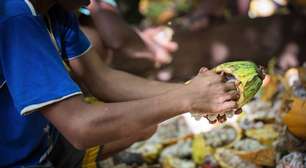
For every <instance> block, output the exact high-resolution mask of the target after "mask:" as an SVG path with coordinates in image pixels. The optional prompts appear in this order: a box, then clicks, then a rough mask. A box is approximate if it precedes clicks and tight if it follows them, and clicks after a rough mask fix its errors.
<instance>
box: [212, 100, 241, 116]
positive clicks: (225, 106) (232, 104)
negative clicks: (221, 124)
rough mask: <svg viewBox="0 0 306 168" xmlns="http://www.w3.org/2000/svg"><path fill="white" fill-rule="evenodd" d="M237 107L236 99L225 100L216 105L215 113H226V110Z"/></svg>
mask: <svg viewBox="0 0 306 168" xmlns="http://www.w3.org/2000/svg"><path fill="white" fill-rule="evenodd" d="M237 108H238V105H237V103H236V101H226V102H224V103H221V104H220V105H218V107H216V112H217V113H226V112H228V111H234V110H235V109H237Z"/></svg>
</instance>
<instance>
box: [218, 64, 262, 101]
mask: <svg viewBox="0 0 306 168" xmlns="http://www.w3.org/2000/svg"><path fill="white" fill-rule="evenodd" d="M213 71H215V72H216V73H222V72H223V73H225V76H229V78H228V80H231V78H230V77H233V78H234V79H233V80H237V81H238V82H239V85H238V88H237V89H238V91H239V93H240V99H239V100H238V105H239V107H242V106H243V105H245V104H246V103H248V102H250V100H251V99H252V98H253V97H254V96H255V94H256V93H257V92H258V90H259V89H260V87H261V85H262V81H263V79H264V73H263V70H262V68H261V67H258V66H257V65H256V64H255V63H253V62H250V61H234V62H227V63H223V64H221V65H218V66H217V67H215V68H214V69H213Z"/></svg>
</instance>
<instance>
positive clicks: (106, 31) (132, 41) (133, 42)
mask: <svg viewBox="0 0 306 168" xmlns="http://www.w3.org/2000/svg"><path fill="white" fill-rule="evenodd" d="M91 13H92V19H93V20H94V23H95V25H96V28H97V30H98V32H99V35H100V37H101V38H102V39H103V41H104V42H105V44H106V45H107V46H108V47H110V48H112V49H115V50H118V51H121V52H123V53H125V54H126V55H128V56H132V54H133V53H134V52H133V51H139V52H141V51H143V52H146V51H147V48H146V45H145V43H144V41H143V40H142V39H141V38H140V36H138V34H137V33H136V31H135V30H133V29H132V28H131V27H130V26H129V25H128V24H127V23H126V22H125V21H124V20H123V19H122V18H121V17H120V16H119V15H118V14H117V13H115V12H113V11H108V10H103V9H98V10H92V11H91Z"/></svg>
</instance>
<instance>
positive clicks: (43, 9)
mask: <svg viewBox="0 0 306 168" xmlns="http://www.w3.org/2000/svg"><path fill="white" fill-rule="evenodd" d="M29 1H30V2H31V3H32V4H33V6H34V8H35V10H36V11H37V12H38V13H39V14H41V15H45V14H47V13H48V11H49V9H50V8H51V7H52V6H53V5H54V4H55V0H29Z"/></svg>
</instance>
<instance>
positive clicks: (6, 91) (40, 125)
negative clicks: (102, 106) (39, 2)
mask: <svg viewBox="0 0 306 168" xmlns="http://www.w3.org/2000/svg"><path fill="white" fill-rule="evenodd" d="M48 16H49V18H50V21H51V22H50V23H51V24H50V25H51V26H49V27H51V29H49V30H52V32H53V34H54V37H55V40H53V42H52V40H51V39H52V38H51V35H50V33H49V32H50V31H49V32H48V28H47V26H46V22H45V18H44V17H42V16H41V15H39V14H37V13H36V11H35V9H34V8H33V6H32V4H31V3H30V2H29V0H1V1H0V167H20V166H27V165H33V164H34V165H35V164H37V163H38V162H39V160H40V159H41V157H42V155H44V153H45V152H46V151H47V148H48V138H47V133H46V132H47V131H46V128H47V125H48V124H49V123H48V121H47V120H46V119H45V118H44V117H43V116H42V114H41V113H40V112H39V111H38V110H39V109H40V108H42V107H44V106H47V105H49V104H52V103H55V102H58V101H62V100H64V99H66V98H69V97H71V96H74V95H77V94H81V92H80V88H79V87H78V85H77V84H76V83H75V82H74V81H73V80H72V79H71V78H70V76H69V73H68V72H67V70H66V69H65V66H64V64H63V60H67V59H68V60H69V59H74V58H76V57H78V56H81V55H83V53H85V52H86V51H87V50H88V49H89V48H90V42H89V41H88V39H87V38H86V37H85V35H84V34H83V33H82V32H81V31H80V29H79V26H78V22H77V18H76V16H75V15H74V14H73V13H69V12H67V11H64V10H63V9H61V8H60V7H59V6H54V7H52V9H50V11H49V13H48ZM55 41H56V42H55ZM54 42H55V43H54ZM55 44H56V45H55ZM55 46H57V47H55ZM57 48H58V49H59V50H58V51H57Z"/></svg>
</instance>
